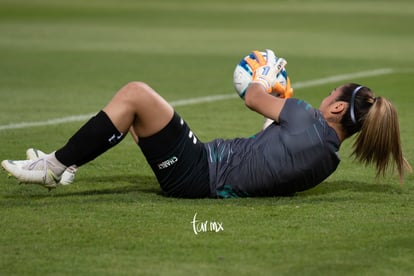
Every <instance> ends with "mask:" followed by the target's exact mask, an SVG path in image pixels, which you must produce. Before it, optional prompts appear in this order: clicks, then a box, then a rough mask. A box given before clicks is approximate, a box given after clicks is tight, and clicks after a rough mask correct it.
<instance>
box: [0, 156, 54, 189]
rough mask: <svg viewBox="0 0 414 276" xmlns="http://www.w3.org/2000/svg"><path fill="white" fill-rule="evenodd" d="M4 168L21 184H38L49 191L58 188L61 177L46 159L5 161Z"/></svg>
mask: <svg viewBox="0 0 414 276" xmlns="http://www.w3.org/2000/svg"><path fill="white" fill-rule="evenodd" d="M1 165H2V166H3V168H4V169H5V170H6V171H7V172H9V174H10V175H12V176H14V177H15V178H17V180H19V181H20V182H21V183H27V184H38V185H40V186H43V187H45V188H48V189H49V190H51V189H53V188H56V187H57V185H58V184H59V181H60V177H58V176H56V175H55V174H54V173H53V171H52V170H51V169H50V168H49V166H48V162H47V161H46V160H45V159H42V158H40V159H36V160H3V162H1Z"/></svg>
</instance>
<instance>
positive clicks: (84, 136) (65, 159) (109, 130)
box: [55, 111, 124, 167]
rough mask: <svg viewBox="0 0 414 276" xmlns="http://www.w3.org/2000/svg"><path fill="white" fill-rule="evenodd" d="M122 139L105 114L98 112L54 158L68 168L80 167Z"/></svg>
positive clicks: (121, 135) (121, 134) (122, 136)
mask: <svg viewBox="0 0 414 276" xmlns="http://www.w3.org/2000/svg"><path fill="white" fill-rule="evenodd" d="M123 138H124V134H123V133H120V132H119V131H118V130H117V129H116V127H115V126H114V124H113V123H112V121H111V119H109V117H108V115H106V113H105V112H103V111H100V112H99V113H98V114H97V115H96V116H95V117H92V118H91V119H90V120H89V121H88V122H87V123H86V124H84V125H83V126H82V127H81V128H80V129H79V130H78V131H77V132H76V133H75V134H74V135H73V136H72V137H71V138H70V139H69V141H68V142H67V143H66V145H65V146H63V147H62V148H61V149H59V150H57V151H56V153H55V155H56V158H57V159H58V160H59V161H60V162H61V163H63V164H64V165H65V166H67V167H69V166H72V165H76V166H78V167H79V166H82V165H83V164H85V163H87V162H89V161H92V160H93V159H95V158H96V157H98V156H99V155H101V154H102V153H104V152H105V151H107V150H108V149H110V148H112V147H113V146H115V145H116V144H118V143H119V142H120V141H121V140H122V139H123Z"/></svg>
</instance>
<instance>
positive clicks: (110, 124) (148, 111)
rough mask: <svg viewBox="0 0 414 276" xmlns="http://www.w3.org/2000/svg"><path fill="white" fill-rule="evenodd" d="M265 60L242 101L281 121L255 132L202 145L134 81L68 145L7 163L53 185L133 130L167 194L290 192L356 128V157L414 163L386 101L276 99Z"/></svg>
mask: <svg viewBox="0 0 414 276" xmlns="http://www.w3.org/2000/svg"><path fill="white" fill-rule="evenodd" d="M257 53H258V54H260V53H259V52H257ZM258 60H262V61H263V62H261V64H259V66H258V67H257V68H256V69H255V71H254V74H253V80H252V82H251V84H250V85H249V87H248V89H247V92H246V95H245V104H246V106H247V107H249V108H250V109H252V110H253V111H256V112H258V113H260V114H262V115H263V116H265V117H267V118H270V119H272V120H273V121H274V123H272V124H271V125H270V126H268V127H267V128H265V129H264V130H263V131H261V132H259V133H257V134H256V135H255V136H254V137H251V138H236V139H231V140H223V139H215V140H213V141H211V142H208V143H203V142H201V141H200V140H199V139H198V138H197V137H196V135H195V134H194V133H193V132H192V131H191V130H190V128H189V127H188V126H187V124H186V123H185V122H184V121H183V119H182V118H181V117H180V116H179V115H178V114H177V113H176V112H175V111H174V109H173V108H172V106H171V105H170V104H168V103H167V102H166V101H165V100H164V99H163V98H162V97H161V96H160V95H159V94H158V93H157V92H155V91H154V90H153V89H152V88H151V87H149V86H148V85H147V84H145V83H142V82H131V83H128V84H127V85H125V86H124V87H122V88H121V89H120V90H119V91H118V92H117V93H116V95H115V96H114V98H113V99H112V100H111V101H110V102H109V103H108V105H107V106H105V107H104V108H103V109H102V110H101V111H100V112H99V113H98V114H97V115H96V116H94V117H93V118H91V119H90V120H89V121H88V122H87V123H86V124H85V125H84V126H83V127H81V128H80V129H79V130H78V131H77V132H76V133H75V134H74V135H73V136H72V137H71V138H70V139H69V140H68V142H67V144H66V145H64V146H63V147H62V148H60V149H58V150H56V151H55V152H53V153H51V154H47V155H41V156H40V157H39V158H36V159H34V160H22V161H13V160H4V161H3V162H2V166H3V167H4V169H6V170H7V171H8V172H9V173H10V174H11V175H13V176H15V177H16V178H17V179H18V180H19V181H20V182H23V183H35V184H40V185H42V186H44V187H47V188H55V187H56V186H57V185H58V184H59V182H60V180H61V177H62V174H63V173H64V172H65V171H66V172H67V170H68V168H77V167H80V166H82V165H84V164H85V163H87V162H89V161H91V160H93V159H95V158H96V157H97V156H99V155H101V154H102V153H104V152H105V151H107V150H108V149H110V148H112V147H113V146H115V145H116V144H118V143H119V142H121V140H122V139H123V138H124V136H125V134H126V133H127V132H128V131H129V130H130V131H131V132H132V133H133V136H134V137H135V138H136V140H137V143H138V145H139V147H140V148H141V150H142V152H143V154H144V155H145V157H146V159H147V161H148V163H149V164H150V166H151V168H152V170H153V171H154V174H155V176H156V177H157V179H158V182H159V184H160V185H161V189H162V190H163V191H164V192H165V194H166V195H168V196H173V197H183V198H202V197H219V198H227V197H239V196H283V195H290V194H292V193H295V192H298V191H303V190H306V189H310V188H312V187H314V186H315V185H317V184H319V183H321V182H322V181H323V180H324V179H326V178H327V177H328V176H329V175H330V174H332V173H333V172H334V171H335V170H336V168H337V166H338V164H339V162H340V159H339V156H338V150H339V147H340V145H341V142H342V141H344V140H345V139H346V138H348V137H350V136H352V135H353V134H354V133H357V132H359V134H358V137H357V138H356V140H355V144H354V154H355V156H356V159H357V160H359V161H361V162H363V163H367V164H371V163H372V164H374V165H375V166H376V170H377V175H378V176H383V175H385V173H386V171H387V168H388V166H389V165H390V164H394V165H395V167H396V169H397V171H398V174H399V176H400V180H401V181H402V180H403V176H404V170H405V169H408V170H411V168H410V165H409V164H408V162H407V161H406V160H405V159H404V158H403V154H402V151H401V143H400V133H399V127H398V118H397V113H396V111H395V109H394V107H393V106H392V104H391V103H390V102H389V101H388V100H386V99H385V98H383V97H375V96H374V94H373V92H372V91H371V90H370V89H369V88H367V87H365V86H360V85H357V84H345V85H342V86H340V87H338V88H336V89H334V90H333V91H332V92H331V93H330V95H329V96H328V97H326V98H325V99H324V100H323V101H322V103H321V104H320V107H319V109H314V108H312V107H311V106H310V105H309V104H307V103H306V102H304V101H302V100H298V99H294V98H287V97H284V95H283V94H282V95H281V96H282V97H274V96H272V95H270V93H271V92H272V90H273V88H274V87H276V86H277V83H276V77H275V76H276V73H277V72H278V71H279V70H281V69H282V68H280V66H279V68H278V66H277V64H276V61H275V60H276V59H275V56H274V53H273V51H270V50H267V59H265V58H263V57H261V58H260V59H259V58H258ZM278 92H279V94H280V91H278ZM393 167H394V166H393Z"/></svg>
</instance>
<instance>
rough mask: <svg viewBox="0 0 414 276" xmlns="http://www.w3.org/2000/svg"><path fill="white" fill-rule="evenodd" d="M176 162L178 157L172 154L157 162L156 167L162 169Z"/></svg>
mask: <svg viewBox="0 0 414 276" xmlns="http://www.w3.org/2000/svg"><path fill="white" fill-rule="evenodd" d="M177 162H178V158H177V157H176V156H173V157H171V158H169V159H167V160H165V161H163V162H161V163H159V164H158V165H157V166H158V169H160V170H163V169H166V168H168V167H169V166H171V165H174V164H175V163H177Z"/></svg>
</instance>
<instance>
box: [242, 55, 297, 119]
mask: <svg viewBox="0 0 414 276" xmlns="http://www.w3.org/2000/svg"><path fill="white" fill-rule="evenodd" d="M254 54H255V55H256V60H257V61H252V60H247V62H248V63H249V65H250V67H251V68H254V69H253V70H254V71H253V77H252V81H251V83H250V85H249V87H248V88H247V91H246V94H245V98H244V101H245V104H246V106H247V107H248V108H250V109H252V110H254V111H256V112H258V113H260V114H262V115H263V116H264V117H266V118H269V119H272V120H274V121H276V122H279V115H280V112H281V111H282V108H283V106H284V104H285V101H286V100H285V99H282V98H278V97H274V96H273V95H271V94H270V93H272V92H276V91H277V92H278V93H283V92H284V91H282V90H281V88H279V89H276V91H275V88H276V87H278V82H277V77H276V76H277V74H278V73H279V72H280V71H281V70H283V68H284V67H285V65H286V64H287V62H286V60H285V59H283V58H277V59H276V57H275V53H274V52H273V51H272V50H266V56H267V58H266V59H265V58H264V57H263V56H262V55H261V53H260V52H258V51H254ZM288 84H289V87H287V88H288V90H289V92H290V93H291V91H290V90H291V89H290V83H288ZM279 86H280V85H279ZM285 91H286V90H285ZM285 96H287V95H285Z"/></svg>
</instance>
